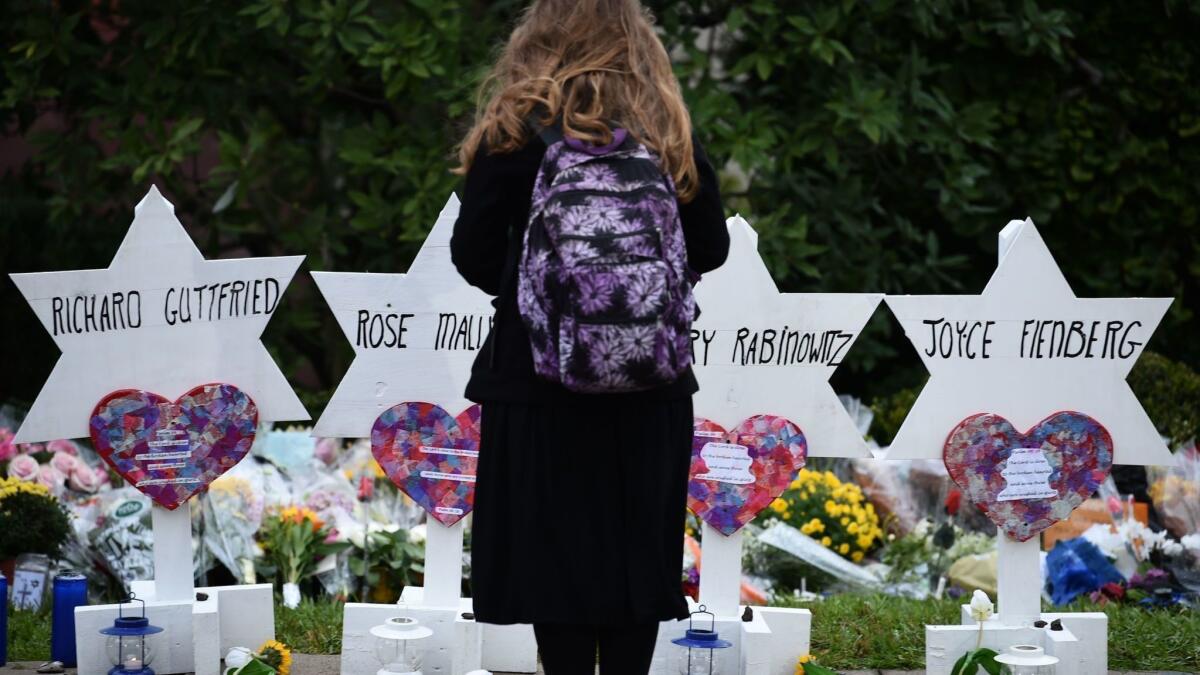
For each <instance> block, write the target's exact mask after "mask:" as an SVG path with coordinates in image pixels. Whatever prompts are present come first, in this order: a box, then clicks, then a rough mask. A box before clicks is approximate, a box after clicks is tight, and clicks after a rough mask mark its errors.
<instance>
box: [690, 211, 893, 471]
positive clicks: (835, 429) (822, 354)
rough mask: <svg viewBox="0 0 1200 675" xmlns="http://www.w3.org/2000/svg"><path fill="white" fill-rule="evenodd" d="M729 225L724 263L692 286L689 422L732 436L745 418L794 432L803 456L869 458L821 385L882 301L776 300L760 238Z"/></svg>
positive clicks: (790, 296)
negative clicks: (768, 418)
mask: <svg viewBox="0 0 1200 675" xmlns="http://www.w3.org/2000/svg"><path fill="white" fill-rule="evenodd" d="M728 226H729V239H730V246H729V258H728V260H727V261H726V262H725V264H724V265H723V266H721V267H720V268H719V269H717V270H716V271H713V272H710V273H708V274H706V275H704V278H703V280H701V281H700V283H699V284H697V285H696V301H697V303H698V304H699V305H700V318H699V319H697V320H696V322H695V324H694V325H693V326H692V336H693V339H692V351H693V353H694V354H695V366H694V370H695V373H696V379H697V380H698V381H699V382H700V391H699V392H698V393H697V394H696V395H695V396H694V397H693V399H692V400H693V405H694V409H695V414H696V416H697V417H705V418H707V419H710V420H712V421H714V422H716V423H718V424H720V425H721V426H723V427H725V428H726V429H732V428H733V427H734V426H736V425H737V424H738V423H739V422H741V421H742V420H744V419H746V418H747V417H750V416H752V415H760V414H773V415H779V416H781V417H785V418H787V419H789V420H791V421H792V422H794V423H795V424H797V425H799V426H800V429H801V431H803V432H804V436H805V440H806V441H807V443H808V454H809V456H813V457H867V456H870V451H869V450H868V448H867V445H866V442H865V441H864V440H863V434H862V433H860V432H859V430H858V428H857V427H856V426H855V424H854V421H853V420H852V419H851V418H850V415H849V414H848V413H847V412H846V409H845V407H844V406H843V405H842V403H841V401H839V400H838V397H837V394H836V393H835V392H834V391H833V387H831V386H830V385H829V378H830V376H832V375H833V371H834V370H836V369H837V367H838V365H840V364H841V361H842V359H843V358H845V356H846V353H847V352H848V351H849V350H850V346H851V345H853V344H854V341H855V340H856V339H857V338H858V335H859V333H860V332H861V331H862V328H863V326H865V325H866V323H867V320H868V319H870V318H871V314H872V313H874V311H875V308H876V307H877V306H878V305H879V301H880V300H881V299H882V297H883V296H882V294H879V293H780V292H779V288H778V287H777V286H776V285H775V280H774V279H772V278H771V273H770V272H769V271H767V267H766V265H765V264H764V263H763V259H762V257H761V256H760V255H759V254H758V234H757V233H756V232H755V231H754V229H753V228H751V227H750V224H749V223H747V222H746V221H745V220H744V219H742V218H741V217H734V218H730V219H729V221H728Z"/></svg>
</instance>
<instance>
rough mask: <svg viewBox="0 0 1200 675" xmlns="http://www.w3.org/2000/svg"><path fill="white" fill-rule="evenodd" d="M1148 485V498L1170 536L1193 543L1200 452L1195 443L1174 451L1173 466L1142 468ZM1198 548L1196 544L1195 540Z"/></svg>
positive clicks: (1198, 529) (1199, 526)
mask: <svg viewBox="0 0 1200 675" xmlns="http://www.w3.org/2000/svg"><path fill="white" fill-rule="evenodd" d="M1146 474H1147V478H1148V479H1149V482H1150V489H1149V493H1150V499H1151V500H1152V501H1153V502H1154V510H1155V511H1157V512H1158V517H1159V519H1160V520H1161V521H1162V523H1163V525H1164V526H1165V527H1166V528H1167V529H1168V530H1170V531H1171V534H1173V535H1175V536H1176V537H1178V538H1180V539H1181V540H1183V539H1187V541H1185V542H1184V543H1185V545H1188V544H1190V543H1191V542H1192V541H1194V540H1195V537H1193V538H1191V539H1188V537H1189V535H1200V450H1198V449H1197V448H1196V443H1195V442H1194V441H1193V442H1192V443H1189V444H1187V445H1186V446H1185V447H1182V448H1180V449H1178V450H1177V451H1176V452H1175V465H1174V466H1151V467H1146ZM1196 543H1197V546H1196V548H1197V549H1200V541H1197V542H1196Z"/></svg>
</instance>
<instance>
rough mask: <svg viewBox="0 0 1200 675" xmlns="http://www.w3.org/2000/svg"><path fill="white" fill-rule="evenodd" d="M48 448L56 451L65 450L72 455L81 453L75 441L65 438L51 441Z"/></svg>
mask: <svg viewBox="0 0 1200 675" xmlns="http://www.w3.org/2000/svg"><path fill="white" fill-rule="evenodd" d="M46 449H47V450H49V451H50V452H54V453H59V452H64V453H66V454H68V455H71V456H74V455H78V454H79V448H77V447H75V443H74V442H72V441H68V440H66V439H65V438H62V439H59V440H57V441H50V442H49V443H47V444H46Z"/></svg>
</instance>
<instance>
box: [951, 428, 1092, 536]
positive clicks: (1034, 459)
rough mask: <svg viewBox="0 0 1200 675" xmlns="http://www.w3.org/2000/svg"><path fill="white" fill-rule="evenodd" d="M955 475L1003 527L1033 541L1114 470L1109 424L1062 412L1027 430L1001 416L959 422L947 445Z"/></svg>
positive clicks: (963, 488)
mask: <svg viewBox="0 0 1200 675" xmlns="http://www.w3.org/2000/svg"><path fill="white" fill-rule="evenodd" d="M942 458H943V460H944V461H945V462H946V470H947V471H949V472H950V477H951V478H953V479H954V482H955V483H957V484H958V487H959V488H961V489H962V491H963V494H964V495H965V496H966V497H967V499H969V500H971V501H972V502H974V503H975V505H976V506H978V507H979V508H980V509H983V512H984V513H986V514H987V516H988V518H990V519H991V520H992V522H993V523H995V524H996V527H998V528H1000V530H1001V531H1002V532H1004V533H1005V534H1007V535H1008V536H1009V537H1011V538H1012V539H1015V540H1017V541H1026V540H1028V539H1031V538H1032V537H1035V536H1037V534H1038V533H1039V532H1041V531H1042V530H1044V529H1046V528H1047V527H1050V526H1051V525H1053V524H1054V523H1056V522H1058V521H1060V520H1063V519H1064V518H1066V517H1068V516H1070V515H1071V511H1074V510H1075V508H1076V507H1077V506H1079V505H1080V504H1081V503H1083V500H1085V499H1087V498H1088V497H1091V496H1092V494H1093V493H1095V492H1096V490H1097V488H1099V487H1100V484H1101V483H1103V482H1104V479H1105V478H1107V477H1108V473H1109V471H1110V470H1111V469H1112V459H1113V445H1112V437H1111V436H1109V434H1108V430H1107V429H1105V428H1104V426H1103V425H1101V424H1100V423H1099V422H1097V421H1096V420H1094V419H1092V418H1091V417H1088V416H1087V415H1084V414H1083V413H1078V412H1070V411H1068V412H1059V413H1055V414H1053V415H1051V416H1049V417H1047V418H1046V419H1044V420H1042V421H1041V422H1038V423H1037V424H1035V425H1034V426H1033V428H1032V429H1030V430H1029V431H1027V432H1025V433H1021V432H1019V431H1017V430H1016V429H1015V428H1013V425H1012V424H1011V423H1010V422H1009V421H1008V420H1006V419H1004V418H1003V417H1001V416H1000V415H995V414H991V413H985V414H979V415H972V416H971V417H968V418H967V419H965V420H963V421H962V422H959V424H958V426H956V427H955V428H954V430H953V431H951V432H950V436H949V437H947V438H946V444H945V446H944V448H943V450H942Z"/></svg>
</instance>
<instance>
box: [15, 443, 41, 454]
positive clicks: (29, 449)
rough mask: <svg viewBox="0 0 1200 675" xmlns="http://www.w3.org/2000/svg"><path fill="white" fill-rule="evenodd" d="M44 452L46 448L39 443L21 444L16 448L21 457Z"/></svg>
mask: <svg viewBox="0 0 1200 675" xmlns="http://www.w3.org/2000/svg"><path fill="white" fill-rule="evenodd" d="M45 450H46V446H44V445H42V444H41V443H22V444H21V445H18V446H17V452H19V453H21V454H23V455H36V454H38V453H39V452H44V451H45Z"/></svg>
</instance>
